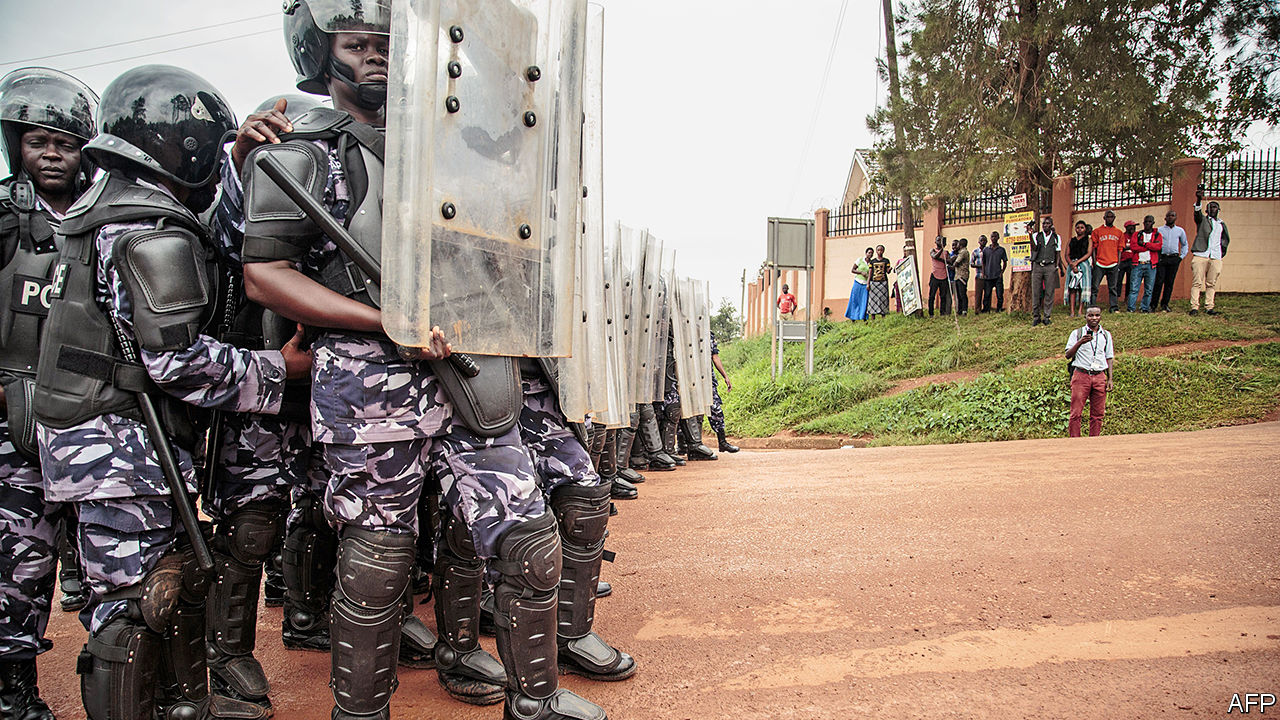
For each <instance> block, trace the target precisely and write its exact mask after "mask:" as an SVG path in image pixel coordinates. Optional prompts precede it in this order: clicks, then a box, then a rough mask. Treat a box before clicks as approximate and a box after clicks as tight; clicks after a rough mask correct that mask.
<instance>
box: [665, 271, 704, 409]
mask: <svg viewBox="0 0 1280 720" xmlns="http://www.w3.org/2000/svg"><path fill="white" fill-rule="evenodd" d="M695 308H696V302H695V299H694V289H693V280H691V279H689V278H681V279H680V280H679V281H677V283H676V293H675V306H674V310H673V315H672V322H671V332H672V343H673V351H674V354H675V360H676V379H677V380H678V382H679V388H680V416H681V417H693V416H695V415H698V414H699V413H698V406H699V405H700V404H701V397H702V391H701V380H700V379H699V377H698V350H697V345H698V335H697V330H696V327H697V326H696V323H695V321H694V317H695V316H694V313H695V312H696V309H695Z"/></svg>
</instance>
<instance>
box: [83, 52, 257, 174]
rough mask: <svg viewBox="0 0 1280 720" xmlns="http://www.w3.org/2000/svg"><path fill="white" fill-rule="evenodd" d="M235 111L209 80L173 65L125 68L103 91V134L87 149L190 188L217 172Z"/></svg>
mask: <svg viewBox="0 0 1280 720" xmlns="http://www.w3.org/2000/svg"><path fill="white" fill-rule="evenodd" d="M236 127H237V123H236V117H235V114H234V113H233V112H232V111H231V106H230V105H228V104H227V101H226V100H224V99H223V97H222V93H220V92H218V89H217V88H215V87H214V86H213V85H211V84H210V83H209V82H208V81H207V80H205V79H204V78H202V77H200V76H199V75H196V74H195V73H193V72H190V71H188V70H183V69H182V68H177V67H173V66H170V65H144V66H142V67H137V68H134V69H132V70H129V71H128V72H125V73H124V74H123V75H121V76H120V77H118V78H116V79H115V80H113V81H112V82H111V84H110V85H108V86H107V89H106V90H105V91H104V92H103V93H102V108H101V110H100V112H99V128H100V129H101V131H102V132H101V134H99V135H98V136H97V137H96V138H94V139H93V140H92V141H91V142H90V143H89V144H88V145H86V146H85V152H87V153H89V156H90V157H91V158H92V159H93V160H94V161H95V162H97V163H98V164H99V165H102V166H103V167H107V168H112V167H127V168H130V169H134V170H137V169H143V170H146V171H149V172H151V173H154V174H156V175H159V176H161V177H164V178H168V179H169V180H172V181H173V182H176V183H178V184H179V185H182V186H185V187H188V188H193V189H194V188H201V187H205V186H207V185H209V183H210V181H212V180H214V179H216V178H217V177H218V170H219V167H220V166H221V162H222V156H223V154H222V146H223V144H225V143H227V142H229V141H230V140H231V138H232V137H233V136H234V135H235V132H236Z"/></svg>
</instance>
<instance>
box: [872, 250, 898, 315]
mask: <svg viewBox="0 0 1280 720" xmlns="http://www.w3.org/2000/svg"><path fill="white" fill-rule="evenodd" d="M870 265H871V281H870V282H869V283H867V319H868V320H870V319H871V318H873V317H875V316H876V315H880V316H882V317H883V316H884V315H886V314H888V312H889V269H890V267H892V265H893V263H891V262H889V259H888V258H886V257H885V256H884V246H883V245H877V246H876V256H875V258H874V259H872V260H871V262H870Z"/></svg>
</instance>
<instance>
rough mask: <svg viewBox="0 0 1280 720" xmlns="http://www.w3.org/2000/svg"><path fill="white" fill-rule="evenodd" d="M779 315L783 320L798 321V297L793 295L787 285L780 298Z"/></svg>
mask: <svg viewBox="0 0 1280 720" xmlns="http://www.w3.org/2000/svg"><path fill="white" fill-rule="evenodd" d="M777 305H778V314H779V315H781V316H782V319H783V320H795V319H796V296H795V295H792V294H791V288H790V287H788V286H787V285H783V286H782V294H781V295H779V296H778V302H777Z"/></svg>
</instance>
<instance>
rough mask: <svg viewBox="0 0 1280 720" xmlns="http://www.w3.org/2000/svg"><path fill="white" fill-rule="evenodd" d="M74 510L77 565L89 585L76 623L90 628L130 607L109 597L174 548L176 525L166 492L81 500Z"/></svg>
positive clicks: (135, 580) (96, 626)
mask: <svg viewBox="0 0 1280 720" xmlns="http://www.w3.org/2000/svg"><path fill="white" fill-rule="evenodd" d="M76 512H77V514H78V516H79V537H78V540H79V546H80V567H81V572H82V573H83V574H84V583H85V585H86V586H87V587H88V589H89V604H88V605H86V606H85V608H84V610H81V611H80V622H81V623H82V624H83V625H84V626H85V628H86V629H87V630H88V631H89V632H91V633H92V632H97V631H98V629H99V628H101V627H102V626H103V625H106V624H107V623H108V622H110V621H111V619H112V618H114V617H116V616H117V615H120V614H121V613H123V612H125V611H126V610H127V609H128V601H127V600H124V599H107V596H108V595H109V594H111V593H115V592H116V591H118V590H122V589H124V588H128V587H131V586H133V585H137V584H138V583H140V582H142V579H143V578H144V577H146V575H147V573H149V572H150V571H151V570H152V569H153V568H154V567H155V566H156V563H158V562H160V558H162V557H164V556H165V555H166V554H168V553H169V551H171V550H172V549H173V548H174V546H175V544H176V542H177V539H178V530H177V528H176V527H175V526H174V513H173V505H172V501H171V500H170V499H169V497H168V496H167V495H165V496H149V497H131V498H111V499H107V500H84V501H81V502H78V503H76Z"/></svg>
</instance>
